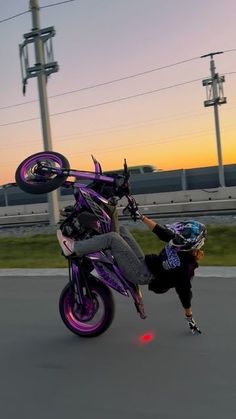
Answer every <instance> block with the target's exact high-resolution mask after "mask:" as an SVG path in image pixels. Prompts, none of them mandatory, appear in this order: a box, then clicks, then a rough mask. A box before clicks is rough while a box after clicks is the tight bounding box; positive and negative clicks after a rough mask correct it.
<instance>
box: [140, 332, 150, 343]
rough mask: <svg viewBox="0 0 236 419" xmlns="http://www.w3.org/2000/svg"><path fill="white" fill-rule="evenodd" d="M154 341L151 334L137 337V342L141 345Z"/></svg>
mask: <svg viewBox="0 0 236 419" xmlns="http://www.w3.org/2000/svg"><path fill="white" fill-rule="evenodd" d="M153 339H154V333H152V332H147V333H145V334H144V335H142V336H140V337H139V341H140V342H141V343H149V342H151V341H152V340H153Z"/></svg>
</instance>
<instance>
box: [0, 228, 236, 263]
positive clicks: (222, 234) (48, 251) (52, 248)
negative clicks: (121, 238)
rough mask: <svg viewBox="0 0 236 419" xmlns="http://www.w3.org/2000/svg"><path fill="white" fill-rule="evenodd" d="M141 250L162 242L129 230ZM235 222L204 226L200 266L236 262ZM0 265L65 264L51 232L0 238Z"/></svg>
mask: <svg viewBox="0 0 236 419" xmlns="http://www.w3.org/2000/svg"><path fill="white" fill-rule="evenodd" d="M132 233H133V234H134V236H135V238H136V240H137V241H138V243H139V244H140V246H141V247H142V249H143V251H144V253H146V254H147V253H158V252H159V251H160V250H161V249H162V248H163V246H164V245H165V244H164V243H163V242H161V241H160V240H158V238H157V237H156V236H155V235H154V234H152V233H151V232H150V231H148V230H147V231H141V230H136V231H133V232H132ZM235 249H236V226H219V227H216V226H208V237H207V241H206V245H205V246H204V250H205V257H204V259H203V260H202V261H201V263H200V264H201V265H202V266H236V251H235ZM0 256H1V257H0V268H65V267H67V261H66V259H65V258H64V257H63V256H62V255H61V250H60V247H59V244H58V242H57V239H56V236H54V235H50V236H48V235H46V236H43V235H37V236H33V237H5V238H0Z"/></svg>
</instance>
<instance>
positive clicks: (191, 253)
mask: <svg viewBox="0 0 236 419" xmlns="http://www.w3.org/2000/svg"><path fill="white" fill-rule="evenodd" d="M136 215H137V218H139V219H140V220H141V221H142V222H143V223H144V224H145V225H146V226H147V227H148V228H149V229H150V230H151V231H152V232H153V233H154V234H155V235H157V237H158V238H159V239H160V240H162V241H164V242H166V243H167V245H166V246H165V247H164V248H163V249H162V250H161V252H160V253H159V254H147V255H144V253H143V251H142V249H141V248H140V246H139V245H138V243H137V242H136V240H135V239H134V237H133V236H132V234H131V233H130V232H129V230H128V229H127V228H125V227H124V226H120V231H119V233H117V232H109V233H105V234H101V235H96V236H94V237H92V238H89V239H86V240H83V241H74V240H72V239H70V238H68V237H66V236H64V235H63V234H62V232H61V230H58V232H57V237H58V241H59V244H60V246H61V248H62V251H63V253H64V255H65V256H69V255H71V254H73V253H75V254H76V255H78V256H84V255H86V254H88V253H93V252H96V251H101V250H106V249H110V250H111V252H112V255H113V257H114V258H115V260H116V262H117V264H118V266H119V268H120V269H121V270H122V272H123V274H124V276H125V278H126V279H127V280H129V281H130V282H133V283H134V284H139V285H145V284H147V285H148V289H149V290H150V291H153V292H155V293H157V294H159V293H165V292H167V291H168V290H169V289H171V288H175V290H176V293H177V295H178V297H179V299H180V302H181V304H182V306H183V309H184V313H185V319H186V321H187V324H188V326H189V328H190V330H191V331H192V333H195V331H198V332H199V333H201V332H200V330H199V329H198V327H197V325H196V322H195V320H194V318H193V312H192V306H191V300H192V284H191V281H192V278H193V276H194V271H195V269H196V268H197V267H198V260H199V259H200V258H201V256H202V254H203V252H202V251H201V250H200V249H201V248H202V246H203V245H204V241H205V238H206V227H205V225H204V224H201V223H199V222H198V221H194V220H190V221H180V222H177V223H174V224H170V225H165V226H161V225H159V224H158V223H157V222H156V221H154V220H152V219H150V218H148V217H146V216H144V215H142V214H140V213H139V212H138V211H137V212H136Z"/></svg>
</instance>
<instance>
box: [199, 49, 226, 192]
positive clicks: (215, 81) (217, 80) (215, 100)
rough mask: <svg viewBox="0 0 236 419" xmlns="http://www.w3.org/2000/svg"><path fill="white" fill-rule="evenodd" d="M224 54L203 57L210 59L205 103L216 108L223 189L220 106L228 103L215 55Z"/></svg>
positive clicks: (204, 81)
mask: <svg viewBox="0 0 236 419" xmlns="http://www.w3.org/2000/svg"><path fill="white" fill-rule="evenodd" d="M216 54H223V52H211V53H209V54H206V55H202V57H201V58H206V57H210V72H211V78H209V79H205V80H203V81H202V84H203V86H205V87H206V94H207V100H205V101H204V106H205V107H207V106H214V117H215V131H216V144H217V154H218V170H219V184H220V186H221V187H224V186H225V175H224V166H223V159H222V150H221V137H220V121H219V111H218V106H219V105H222V104H224V103H226V97H224V92H223V83H224V81H225V76H220V75H219V74H218V73H216V66H215V61H214V58H213V57H214V55H216Z"/></svg>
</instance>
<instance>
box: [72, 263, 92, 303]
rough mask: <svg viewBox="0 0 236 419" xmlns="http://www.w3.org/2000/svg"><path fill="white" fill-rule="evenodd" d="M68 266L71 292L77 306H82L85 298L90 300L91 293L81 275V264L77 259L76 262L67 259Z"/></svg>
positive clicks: (83, 276)
mask: <svg viewBox="0 0 236 419" xmlns="http://www.w3.org/2000/svg"><path fill="white" fill-rule="evenodd" d="M68 264H69V280H70V284H71V287H72V289H73V292H74V294H75V299H76V301H77V303H78V304H80V305H82V306H83V305H84V297H85V296H86V297H87V298H89V299H90V300H92V295H91V291H90V289H89V286H88V284H87V280H86V277H85V275H84V273H83V269H80V268H81V266H80V265H81V263H80V262H79V261H78V259H76V260H73V259H69V260H68ZM84 290H85V292H84Z"/></svg>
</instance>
